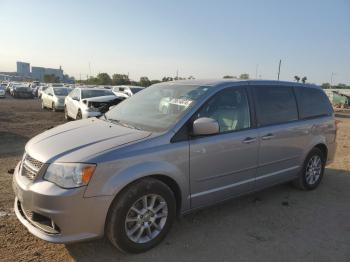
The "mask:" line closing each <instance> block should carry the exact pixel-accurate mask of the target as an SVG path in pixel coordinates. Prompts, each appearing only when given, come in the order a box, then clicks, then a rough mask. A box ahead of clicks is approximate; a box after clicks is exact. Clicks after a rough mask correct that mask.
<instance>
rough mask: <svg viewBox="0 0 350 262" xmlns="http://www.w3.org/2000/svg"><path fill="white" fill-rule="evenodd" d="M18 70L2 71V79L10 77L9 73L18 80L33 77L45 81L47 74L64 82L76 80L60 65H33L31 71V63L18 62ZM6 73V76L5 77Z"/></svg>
mask: <svg viewBox="0 0 350 262" xmlns="http://www.w3.org/2000/svg"><path fill="white" fill-rule="evenodd" d="M16 64H17V72H16V73H15V72H10V73H6V72H0V74H2V76H1V78H0V79H5V78H6V77H7V78H8V76H7V75H9V76H10V77H9V78H10V79H16V80H26V79H33V80H38V81H43V80H44V76H45V75H54V76H56V77H57V78H58V79H59V81H60V82H63V83H72V82H74V78H72V77H69V75H65V74H64V73H63V69H62V67H61V66H60V67H59V68H58V69H56V68H47V67H40V66H32V70H31V71H30V63H25V62H19V61H18V62H17V63H16ZM5 75H6V77H5Z"/></svg>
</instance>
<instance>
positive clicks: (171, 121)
mask: <svg viewBox="0 0 350 262" xmlns="http://www.w3.org/2000/svg"><path fill="white" fill-rule="evenodd" d="M210 88H211V87H210V86H200V85H181V84H157V85H154V86H150V87H147V88H145V89H144V90H143V91H142V92H139V93H137V94H135V95H133V96H131V97H130V98H128V99H126V100H124V101H123V102H122V103H120V104H118V105H117V106H116V107H114V108H113V109H111V110H110V111H108V112H107V113H106V115H105V116H106V118H107V120H110V121H112V122H117V123H120V124H125V125H128V126H132V127H135V128H139V129H144V130H149V131H154V132H163V131H166V130H168V129H169V128H170V127H171V126H173V125H175V124H176V123H177V121H178V120H179V119H181V117H182V116H183V115H184V114H185V112H187V111H188V110H189V109H190V108H191V107H192V106H193V105H194V104H195V103H196V102H197V101H198V100H199V99H201V97H202V96H204V95H205V94H206V92H207V91H208V90H209V89H210Z"/></svg>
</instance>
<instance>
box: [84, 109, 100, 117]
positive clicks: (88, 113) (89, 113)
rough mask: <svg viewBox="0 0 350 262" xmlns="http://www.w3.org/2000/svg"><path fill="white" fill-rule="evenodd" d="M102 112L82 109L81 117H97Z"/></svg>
mask: <svg viewBox="0 0 350 262" xmlns="http://www.w3.org/2000/svg"><path fill="white" fill-rule="evenodd" d="M101 115H102V113H101V112H99V111H87V110H83V111H82V117H83V118H89V117H98V116H101Z"/></svg>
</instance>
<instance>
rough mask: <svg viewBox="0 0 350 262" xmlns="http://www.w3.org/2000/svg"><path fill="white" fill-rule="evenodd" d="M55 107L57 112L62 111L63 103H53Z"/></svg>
mask: <svg viewBox="0 0 350 262" xmlns="http://www.w3.org/2000/svg"><path fill="white" fill-rule="evenodd" d="M55 107H56V109H57V110H63V109H64V102H62V103H57V102H56V103H55Z"/></svg>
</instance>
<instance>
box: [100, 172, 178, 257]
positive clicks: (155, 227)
mask: <svg viewBox="0 0 350 262" xmlns="http://www.w3.org/2000/svg"><path fill="white" fill-rule="evenodd" d="M175 215H176V201H175V196H174V193H173V192H172V190H171V189H170V188H169V187H168V186H167V185H166V184H164V183H163V182H161V181H159V180H157V179H154V178H146V179H141V180H139V181H136V182H135V183H132V184H131V185H129V186H128V187H127V188H125V189H124V190H123V191H122V192H121V194H120V196H118V197H117V199H116V200H115V201H114V202H113V204H112V205H111V208H110V211H109V214H108V218H107V224H106V235H107V237H108V239H109V240H110V241H111V243H112V244H113V245H114V246H116V247H117V248H119V249H120V250H121V251H123V252H129V253H140V252H144V251H147V250H149V249H151V248H153V247H154V246H156V245H157V244H159V243H160V242H161V241H162V240H163V239H164V237H165V236H166V234H167V233H168V232H169V230H170V227H171V225H172V223H173V221H174V218H175Z"/></svg>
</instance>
